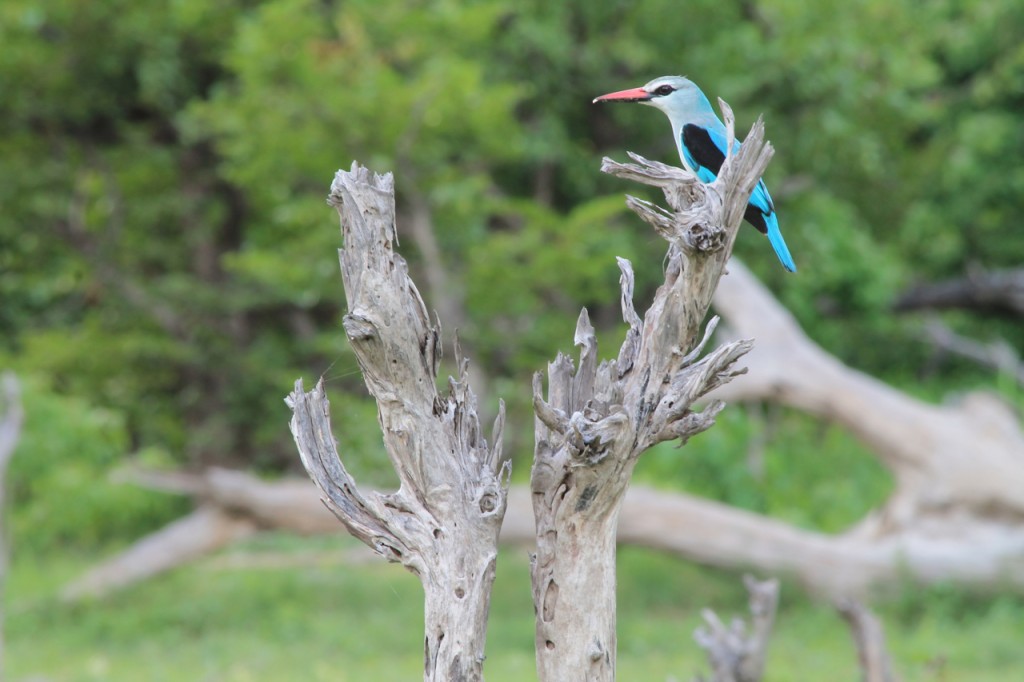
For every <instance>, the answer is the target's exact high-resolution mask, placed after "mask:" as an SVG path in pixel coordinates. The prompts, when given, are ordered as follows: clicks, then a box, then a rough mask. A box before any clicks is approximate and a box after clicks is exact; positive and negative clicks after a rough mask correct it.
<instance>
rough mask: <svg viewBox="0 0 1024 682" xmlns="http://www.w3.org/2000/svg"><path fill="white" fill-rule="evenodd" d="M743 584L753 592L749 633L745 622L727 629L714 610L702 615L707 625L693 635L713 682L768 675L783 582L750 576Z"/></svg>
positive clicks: (753, 680) (747, 681)
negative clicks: (704, 656)
mask: <svg viewBox="0 0 1024 682" xmlns="http://www.w3.org/2000/svg"><path fill="white" fill-rule="evenodd" d="M743 584H744V585H746V587H747V591H748V592H749V593H750V615H751V627H750V633H749V634H748V633H747V626H746V624H745V623H744V622H743V621H742V620H741V619H739V618H736V619H733V621H732V623H730V624H729V625H728V626H727V625H725V623H723V622H722V619H721V618H719V617H718V615H717V614H716V613H715V612H714V611H712V610H711V609H704V610H703V611H702V612H701V615H702V616H703V618H704V625H702V626H700V627H698V628H697V630H696V631H695V632H694V633H693V638H694V640H695V641H696V642H697V644H698V645H699V646H700V647H701V648H702V649H704V652H705V653H706V654H707V657H708V662H709V663H710V664H711V671H712V676H711V678H710V679H711V682H760V680H761V677H762V676H763V675H764V662H765V657H766V655H767V652H768V640H769V638H770V637H771V633H772V626H773V625H774V623H775V612H776V610H777V609H778V606H779V581H778V580H774V579H772V580H765V581H760V580H757V579H755V578H754V577H753V576H749V575H746V576H743ZM698 679H700V680H703V679H704V678H698Z"/></svg>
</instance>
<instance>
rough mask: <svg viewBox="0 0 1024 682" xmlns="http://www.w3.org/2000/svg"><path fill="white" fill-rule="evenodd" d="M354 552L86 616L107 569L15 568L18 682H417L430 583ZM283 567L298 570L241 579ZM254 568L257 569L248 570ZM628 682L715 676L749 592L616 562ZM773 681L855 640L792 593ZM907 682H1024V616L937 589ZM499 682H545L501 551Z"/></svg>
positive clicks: (512, 563) (668, 562) (907, 656)
mask: <svg viewBox="0 0 1024 682" xmlns="http://www.w3.org/2000/svg"><path fill="white" fill-rule="evenodd" d="M351 543H352V541H351V540H349V539H347V538H343V539H340V540H339V539H335V538H328V539H325V538H319V539H307V540H302V539H295V538H290V537H284V536H264V537H261V538H257V539H255V540H253V541H251V542H249V543H247V544H246V545H245V546H243V547H240V548H236V549H233V550H232V551H231V552H230V553H229V555H228V557H227V558H230V559H235V561H231V562H228V561H226V560H225V556H224V555H221V556H220V557H211V558H210V559H207V560H203V561H200V562H198V563H196V564H194V565H192V566H189V567H186V568H184V569H182V570H179V571H176V572H174V573H172V574H170V575H166V576H162V577H160V578H158V579H155V580H152V581H150V582H148V583H145V584H143V585H140V586H138V587H136V588H133V589H130V590H127V591H125V592H123V593H121V594H118V595H116V596H113V597H110V598H108V599H104V600H99V601H94V602H90V603H85V604H79V605H76V606H68V605H63V604H61V603H59V602H58V601H57V600H56V599H55V598H54V597H53V595H54V594H55V592H56V590H57V589H58V588H59V586H61V585H62V584H64V583H65V582H66V581H67V580H68V579H69V578H70V577H72V576H74V575H75V574H76V573H77V572H78V571H80V570H81V569H82V568H83V567H85V566H87V565H89V564H90V563H91V562H93V561H96V560H97V559H98V557H94V556H81V557H61V558H59V559H56V560H51V561H48V562H45V563H41V562H34V561H32V560H31V559H29V558H16V560H15V563H14V565H13V570H12V574H11V577H10V581H9V583H8V623H7V640H8V652H7V658H8V660H7V665H8V678H7V679H10V680H28V679H39V678H44V679H47V680H52V681H53V682H58V681H61V682H63V681H67V682H78V681H82V682H85V681H94V680H95V681H100V680H102V681H110V682H118V681H122V680H123V681H126V682H127V681H129V680H130V681H132V682H135V681H138V680H155V681H168V682H170V681H178V680H189V681H192V680H210V681H214V680H216V681H222V680H223V681H225V682H247V681H250V680H252V681H256V680H274V681H276V680H309V681H316V680H331V681H332V682H336V681H338V680H353V681H355V680H381V681H388V680H413V679H418V678H419V677H420V676H421V675H422V670H421V665H422V653H421V651H422V632H421V628H422V620H421V619H422V614H421V608H422V602H421V597H420V587H419V583H418V581H417V580H416V578H415V577H414V576H412V575H411V574H409V573H407V572H406V571H405V570H403V569H402V568H400V567H398V566H393V565H385V564H382V563H372V564H364V565H352V564H346V563H339V562H337V561H334V560H329V558H330V556H331V553H332V552H333V551H334V549H335V548H336V547H338V546H341V547H343V548H347V547H351ZM268 554H272V555H273V556H275V557H281V556H283V557H285V558H286V559H292V560H293V561H292V565H277V566H271V567H253V566H249V567H246V566H241V567H240V566H239V565H238V561H237V559H238V558H239V557H242V558H243V559H244V558H245V557H253V558H254V561H252V562H251V563H253V564H255V563H257V562H256V561H255V559H258V558H259V557H264V556H267V555H268ZM243 563H244V561H243ZM619 565H620V571H619V583H620V584H619V679H622V680H688V679H690V678H691V677H692V676H693V674H694V673H696V672H698V671H701V670H704V669H705V665H704V661H703V658H702V656H701V652H700V651H699V650H698V649H697V647H696V645H695V644H694V643H693V641H692V638H691V633H692V631H693V629H694V628H695V627H696V626H697V625H698V623H699V611H700V609H701V608H702V607H705V606H711V607H713V608H715V609H716V610H717V611H718V612H719V614H720V615H722V616H723V617H731V616H732V615H735V614H740V613H742V612H744V609H745V595H744V593H743V591H742V588H741V586H740V581H739V579H738V577H737V576H734V575H730V574H726V573H722V572H716V571H711V570H708V569H701V568H697V567H694V566H692V565H688V564H685V563H682V562H680V561H678V560H676V559H673V558H670V557H666V556H663V555H659V554H655V553H652V552H648V551H645V550H640V549H634V548H627V549H623V550H622V551H620V557H619ZM784 595H785V599H784V601H783V606H782V608H781V610H780V613H779V617H778V622H777V626H776V630H775V635H774V637H773V640H772V647H771V651H770V658H769V662H768V674H767V676H766V681H767V682H786V681H787V680H824V679H828V680H830V681H831V680H839V681H841V680H850V681H851V682H853V681H854V680H858V679H859V676H858V672H857V669H856V662H855V653H854V651H853V646H852V643H851V641H850V638H849V636H848V633H847V631H846V628H845V626H844V625H843V623H842V622H841V621H840V620H839V618H838V617H837V616H836V615H835V614H834V612H833V611H832V610H831V609H830V608H829V607H828V606H827V605H825V604H821V603H817V602H814V601H811V600H809V599H808V598H806V597H805V596H803V595H802V594H801V593H800V590H799V589H798V588H796V587H795V586H791V585H790V586H786V587H784ZM879 612H880V614H881V615H882V616H883V618H884V619H885V620H886V627H887V631H888V634H889V641H890V645H891V648H892V650H893V654H894V657H895V658H896V659H897V661H898V669H899V672H900V673H901V674H902V675H903V678H904V679H905V680H907V681H908V682H915V681H920V682H926V681H927V682H930V681H935V682H960V681H963V682H966V681H968V680H970V681H971V682H988V681H991V682H996V681H998V682H1005V681H1006V680H1011V679H1024V648H1022V647H1021V646H1020V632H1021V624H1022V623H1024V601H1022V600H1021V599H1019V598H1016V597H1007V596H1001V597H999V596H994V597H988V598H982V597H971V596H965V595H963V594H961V593H958V592H956V591H954V590H949V589H936V590H929V591H925V592H918V593H917V594H909V595H908V594H906V593H904V594H902V595H900V596H899V598H898V599H891V600H890V601H889V602H888V603H887V604H883V605H882V606H881V607H880V609H879ZM486 673H487V679H488V680H490V681H491V682H506V681H508V682H512V681H519V680H530V679H535V676H534V672H533V608H532V605H531V603H530V596H529V574H528V563H527V557H526V552H525V551H523V550H515V549H512V550H505V551H503V552H502V556H501V558H500V562H499V567H498V579H497V582H496V584H495V592H494V599H493V604H492V610H491V621H490V629H489V634H488V661H487V665H486Z"/></svg>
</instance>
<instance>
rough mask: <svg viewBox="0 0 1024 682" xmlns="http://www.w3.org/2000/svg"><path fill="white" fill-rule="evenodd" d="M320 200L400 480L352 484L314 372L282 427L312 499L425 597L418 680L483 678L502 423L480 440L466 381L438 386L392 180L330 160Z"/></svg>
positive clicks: (462, 369) (502, 484)
mask: <svg viewBox="0 0 1024 682" xmlns="http://www.w3.org/2000/svg"><path fill="white" fill-rule="evenodd" d="M328 202H329V203H330V204H331V205H332V206H334V207H335V208H337V210H338V213H339V214H340V216H341V229H342V238H343V242H344V245H343V247H342V248H341V249H340V250H339V256H340V261H341V274H342V280H343V283H344V286H345V295H346V297H347V300H348V313H347V314H346V315H345V317H344V320H343V325H344V327H345V332H346V334H347V336H348V339H349V342H350V343H351V344H352V348H353V350H354V351H355V355H356V358H357V359H358V361H359V366H360V369H361V370H362V373H363V378H364V380H365V382H366V387H367V389H368V390H369V392H370V394H371V395H373V397H374V398H375V399H376V400H377V408H378V416H379V420H380V425H381V429H382V431H383V434H384V445H385V447H386V449H387V452H388V455H389V457H390V458H391V463H392V465H393V466H394V468H395V471H396V473H397V474H398V478H399V481H400V482H401V485H400V487H399V489H398V490H397V491H396V492H394V493H391V494H381V493H377V492H364V491H361V490H360V489H359V488H358V487H357V486H356V483H355V481H354V480H353V479H352V477H351V475H350V474H349V473H348V471H347V470H346V469H345V467H344V465H343V464H342V462H341V459H340V458H339V456H338V452H337V447H336V444H335V441H334V437H333V435H332V434H331V425H330V413H329V406H328V402H327V398H326V395H325V393H324V387H323V381H322V380H321V381H320V382H319V383H318V384H317V386H316V387H315V388H314V390H312V391H310V392H308V393H306V392H304V391H303V388H302V382H301V380H300V381H298V382H296V385H295V391H294V392H292V394H291V395H290V396H289V397H288V404H289V405H290V406H291V407H292V410H293V412H294V414H293V416H292V420H291V429H292V434H293V435H294V437H295V442H296V444H297V445H298V448H299V453H300V455H301V457H302V463H303V465H304V466H305V467H306V471H307V472H308V473H309V475H310V477H311V478H312V479H313V480H314V482H315V483H316V485H317V487H318V488H319V489H320V491H321V493H322V494H323V501H324V504H325V505H326V506H327V507H328V508H329V509H330V510H331V511H332V512H334V514H335V515H336V516H337V517H338V518H339V519H340V520H341V521H342V523H344V524H345V526H346V527H347V528H348V530H349V532H350V533H352V534H353V535H354V536H356V537H357V538H359V539H360V540H362V541H363V542H365V543H366V544H367V545H369V546H370V547H371V548H373V549H374V551H376V552H377V553H379V554H380V555H381V556H383V557H385V558H387V559H388V560H390V561H396V562H400V563H402V564H403V565H404V566H406V567H407V568H408V569H410V570H411V571H412V572H413V573H415V574H416V575H418V576H419V577H420V580H421V581H422V583H423V588H424V592H425V603H426V609H425V610H426V616H425V619H426V639H425V642H424V650H425V663H424V665H425V670H424V679H426V680H479V679H482V676H483V673H482V670H483V659H484V641H485V636H486V631H487V627H486V626H487V611H488V607H489V603H490V591H491V585H492V583H493V581H494V573H495V562H496V560H497V542H498V529H499V528H500V526H501V520H502V517H503V516H504V513H505V489H506V487H507V480H502V478H503V477H502V465H501V431H502V427H503V425H504V409H503V408H502V409H500V410H499V415H498V418H497V420H496V421H495V424H494V430H493V435H492V438H491V445H488V442H487V440H485V439H484V437H483V435H482V432H481V429H480V424H479V420H478V418H477V414H476V397H475V396H474V394H473V392H472V391H471V390H470V388H469V386H468V383H467V381H466V371H467V367H468V362H467V361H466V360H465V359H463V358H462V357H461V356H460V352H459V349H458V343H457V342H456V350H455V355H456V362H457V363H458V366H459V378H458V379H454V378H450V379H449V381H448V393H447V395H444V396H442V395H440V394H439V393H438V390H437V387H436V383H435V382H436V378H437V368H438V361H439V359H440V356H441V345H440V340H439V339H440V329H439V327H437V326H435V325H432V324H431V322H430V319H429V317H428V314H427V308H426V305H425V304H424V302H423V299H422V298H421V297H420V294H419V291H418V290H417V288H416V285H415V284H414V283H413V281H412V280H411V279H410V278H409V275H408V270H407V267H406V263H405V261H404V260H403V259H402V257H401V256H399V255H398V254H397V253H395V251H394V245H395V243H396V241H397V237H396V232H395V204H394V180H393V178H392V176H391V175H390V174H386V175H376V174H373V173H371V172H370V171H368V170H367V169H365V168H362V167H360V166H358V165H357V164H353V165H352V170H351V171H349V172H345V171H338V173H337V175H336V176H335V178H334V183H333V184H332V185H331V194H330V197H329V199H328Z"/></svg>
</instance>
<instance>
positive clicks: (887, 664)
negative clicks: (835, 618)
mask: <svg viewBox="0 0 1024 682" xmlns="http://www.w3.org/2000/svg"><path fill="white" fill-rule="evenodd" d="M836 609H837V610H838V611H839V615H841V616H842V617H843V619H844V620H845V621H846V623H847V625H849V626H850V633H851V634H852V635H853V642H854V644H855V645H856V646H857V661H858V665H859V666H860V672H861V679H862V680H863V681H864V682H896V679H897V678H896V675H895V674H894V673H893V671H892V661H891V660H890V659H889V652H888V650H887V648H886V646H885V631H884V629H883V628H882V622H881V621H880V620H878V618H877V617H876V616H875V614H873V613H871V610H870V609H868V608H867V607H866V606H864V605H863V604H861V603H860V602H859V601H856V600H854V599H842V600H840V601H839V602H837V603H836Z"/></svg>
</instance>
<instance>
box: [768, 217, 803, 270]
mask: <svg viewBox="0 0 1024 682" xmlns="http://www.w3.org/2000/svg"><path fill="white" fill-rule="evenodd" d="M764 222H765V225H766V226H767V227H768V241H770V242H771V243H772V248H773V249H775V255H776V256H778V257H779V260H780V261H781V262H782V267H784V268H786V269H787V270H789V271H790V272H796V263H794V262H793V256H791V255H790V254H789V247H788V246H786V240H785V239H783V238H782V231H781V230H779V219H778V218H776V217H775V211H772V212H771V213H769V214H768V215H766V216H765V217H764Z"/></svg>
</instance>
